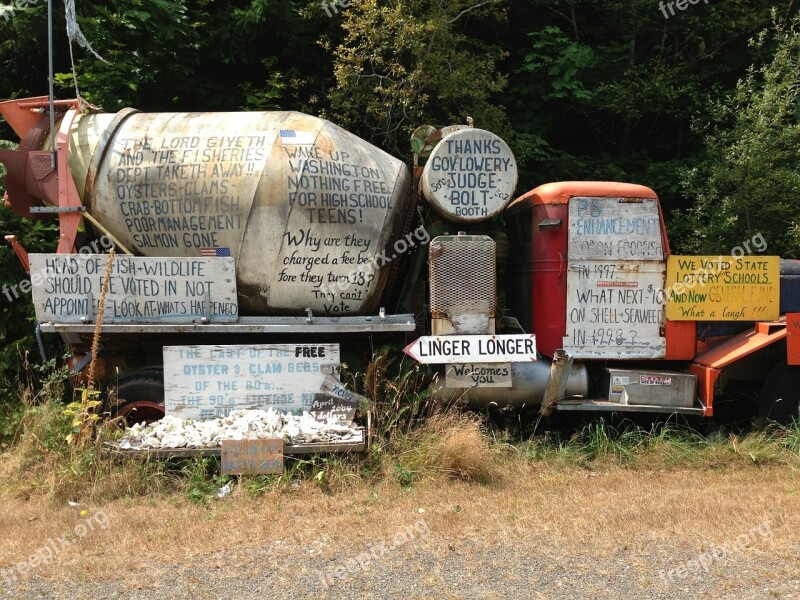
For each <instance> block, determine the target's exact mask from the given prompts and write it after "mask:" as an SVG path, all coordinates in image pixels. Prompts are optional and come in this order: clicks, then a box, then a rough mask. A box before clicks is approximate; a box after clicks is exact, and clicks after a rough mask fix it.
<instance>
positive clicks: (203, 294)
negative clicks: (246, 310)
mask: <svg viewBox="0 0 800 600" xmlns="http://www.w3.org/2000/svg"><path fill="white" fill-rule="evenodd" d="M107 263H108V255H107V254H70V255H64V254H31V255H30V265H31V283H32V286H33V288H32V289H33V304H34V309H35V311H36V319H37V320H38V321H39V322H40V323H45V322H49V323H81V322H84V321H87V322H90V323H91V322H93V321H94V319H95V317H96V316H97V309H98V303H99V301H100V295H101V291H102V287H103V278H104V277H105V271H106V265H107ZM238 314H239V307H238V302H237V298H236V270H235V267H234V260H233V259H232V258H167V257H149V258H146V257H140V256H127V255H117V256H115V257H114V263H113V267H112V271H111V277H110V278H109V284H108V292H107V294H106V298H105V312H104V313H103V322H104V323H191V322H192V321H195V320H197V319H199V318H202V317H209V318H210V319H211V320H212V321H217V322H235V321H237V320H238Z"/></svg>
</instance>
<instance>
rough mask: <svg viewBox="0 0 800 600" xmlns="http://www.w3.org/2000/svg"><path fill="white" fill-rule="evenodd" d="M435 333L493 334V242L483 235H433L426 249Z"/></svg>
mask: <svg viewBox="0 0 800 600" xmlns="http://www.w3.org/2000/svg"><path fill="white" fill-rule="evenodd" d="M428 263H429V268H430V300H431V315H432V318H433V327H434V331H433V333H434V335H446V334H448V333H463V334H467V333H471V334H485V333H494V317H495V313H496V312H497V274H496V270H497V269H496V266H495V265H496V263H495V243H494V240H492V238H490V237H488V236H485V235H450V236H439V237H437V238H434V239H433V241H432V242H431V244H430V246H429V248H428Z"/></svg>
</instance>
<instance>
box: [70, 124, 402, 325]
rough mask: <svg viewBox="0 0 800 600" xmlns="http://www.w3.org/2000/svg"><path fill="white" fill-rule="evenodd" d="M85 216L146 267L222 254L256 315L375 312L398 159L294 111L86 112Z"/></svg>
mask: <svg viewBox="0 0 800 600" xmlns="http://www.w3.org/2000/svg"><path fill="white" fill-rule="evenodd" d="M69 165H70V170H71V172H72V174H73V178H74V179H75V183H76V185H77V188H78V192H79V194H81V195H82V198H83V202H84V204H85V205H86V207H87V210H88V211H89V212H90V213H91V214H92V215H93V216H94V217H95V218H96V219H97V220H98V221H99V222H101V223H102V224H103V225H104V226H105V227H106V228H108V230H109V231H110V232H111V233H112V234H113V235H115V236H116V237H117V238H118V239H119V240H120V241H121V242H122V243H123V244H125V245H126V246H127V247H128V248H130V249H131V250H132V251H134V252H136V253H139V254H142V255H144V256H232V257H234V258H235V259H236V272H237V288H238V294H239V303H240V307H241V308H243V309H245V310H246V311H249V312H251V313H256V314H302V313H303V309H305V308H306V307H310V308H312V309H313V310H314V311H315V312H320V313H324V314H330V315H337V314H363V313H368V312H371V311H376V310H377V308H378V307H379V306H380V301H381V296H382V292H383V290H384V287H385V285H386V282H387V278H388V274H389V269H390V268H391V264H390V263H389V262H388V261H387V260H386V258H385V257H387V256H388V257H391V255H392V252H387V253H384V251H385V250H386V249H387V248H389V247H390V245H391V244H392V243H393V242H394V241H395V240H396V239H397V238H398V236H400V235H401V228H402V222H403V220H404V217H405V215H406V211H407V208H408V203H409V199H410V179H409V173H408V169H407V167H406V166H405V165H404V164H403V162H401V161H399V160H397V159H395V158H393V157H392V156H390V155H389V154H387V153H385V152H383V151H382V150H380V149H378V148H376V147H374V146H372V145H371V144H369V143H367V142H365V141H363V140H361V139H359V138H358V137H356V136H354V135H353V134H351V133H349V132H347V131H345V130H344V129H342V128H340V127H337V126H336V125H333V124H332V123H330V122H328V121H325V120H323V119H319V118H316V117H311V116H308V115H304V114H301V113H297V112H249V113H175V114H167V113H157V114H144V113H137V112H135V111H131V110H126V111H122V112H121V113H118V114H117V115H112V114H88V115H82V116H81V117H80V118H79V120H77V121H76V123H75V124H74V126H73V129H72V134H71V138H70V154H69Z"/></svg>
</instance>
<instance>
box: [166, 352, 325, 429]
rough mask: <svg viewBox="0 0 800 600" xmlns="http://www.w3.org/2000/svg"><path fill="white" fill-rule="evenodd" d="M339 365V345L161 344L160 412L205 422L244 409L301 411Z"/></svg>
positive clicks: (311, 402)
mask: <svg viewBox="0 0 800 600" xmlns="http://www.w3.org/2000/svg"><path fill="white" fill-rule="evenodd" d="M339 363H340V359H339V344H257V345H237V346H164V396H165V409H166V414H168V415H172V416H175V417H179V418H181V419H211V418H215V417H218V416H224V415H227V414H228V413H230V412H231V411H233V410H238V409H248V408H260V409H262V410H267V409H268V408H270V407H272V408H274V409H275V410H279V411H282V412H294V413H299V412H302V411H307V410H310V408H311V406H312V405H313V403H314V398H315V396H316V395H317V394H319V393H321V392H323V391H324V384H325V380H326V376H329V375H338V373H339Z"/></svg>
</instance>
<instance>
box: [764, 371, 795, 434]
mask: <svg viewBox="0 0 800 600" xmlns="http://www.w3.org/2000/svg"><path fill="white" fill-rule="evenodd" d="M798 411H800V367H798V366H790V365H786V364H780V365H776V366H775V367H774V368H773V369H772V370H771V371H770V372H769V375H767V379H766V380H765V381H764V387H762V388H761V395H760V396H759V398H758V416H759V417H761V418H763V419H769V420H770V421H776V422H778V423H781V424H782V425H788V424H790V423H791V422H792V420H793V419H794V420H797V419H800V416H799V415H798Z"/></svg>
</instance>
